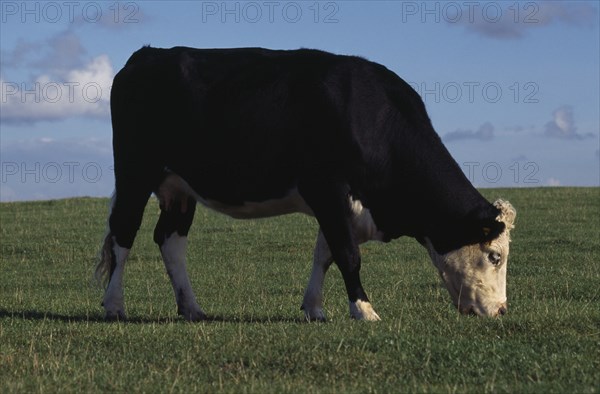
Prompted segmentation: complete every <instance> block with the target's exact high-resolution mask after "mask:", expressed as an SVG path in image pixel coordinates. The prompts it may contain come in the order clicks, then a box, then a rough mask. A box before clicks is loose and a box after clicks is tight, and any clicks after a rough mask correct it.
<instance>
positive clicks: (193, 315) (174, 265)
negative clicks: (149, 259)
mask: <svg viewBox="0 0 600 394" xmlns="http://www.w3.org/2000/svg"><path fill="white" fill-rule="evenodd" d="M186 249H187V237H183V236H181V235H179V234H177V233H176V232H175V233H173V234H171V235H170V236H169V237H168V238H167V239H166V240H165V243H164V244H163V245H162V246H161V248H160V251H161V253H162V257H163V261H164V262H165V268H166V269H167V274H169V277H170V278H171V284H172V285H173V291H174V292H175V300H176V301H177V312H178V313H179V314H180V315H182V316H183V317H184V318H185V319H186V320H189V321H198V320H204V319H206V315H205V314H204V312H202V309H200V306H199V305H198V303H197V302H196V296H195V295H194V291H193V290H192V285H191V283H190V279H189V277H188V273H187V269H186V260H185V253H186Z"/></svg>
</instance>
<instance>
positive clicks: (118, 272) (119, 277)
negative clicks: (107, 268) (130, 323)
mask: <svg viewBox="0 0 600 394" xmlns="http://www.w3.org/2000/svg"><path fill="white" fill-rule="evenodd" d="M112 244H113V247H112V251H113V253H114V256H115V263H116V265H115V269H114V271H113V273H112V275H111V277H110V282H109V283H108V287H107V288H106V292H105V293H104V301H103V303H102V304H103V305H104V311H105V312H106V315H105V317H106V319H107V320H117V319H119V320H124V319H125V305H124V301H123V272H124V270H125V260H127V256H128V255H129V249H127V248H123V247H121V246H119V245H118V244H117V241H116V239H115V237H112Z"/></svg>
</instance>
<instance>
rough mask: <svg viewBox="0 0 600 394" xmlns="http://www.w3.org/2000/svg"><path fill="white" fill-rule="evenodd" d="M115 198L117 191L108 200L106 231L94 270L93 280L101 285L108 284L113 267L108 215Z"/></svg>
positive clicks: (111, 239) (111, 236) (113, 205)
mask: <svg viewBox="0 0 600 394" xmlns="http://www.w3.org/2000/svg"><path fill="white" fill-rule="evenodd" d="M116 199H117V192H116V191H115V192H113V195H112V198H111V200H110V208H109V211H108V220H107V223H106V232H105V233H104V239H103V241H102V246H101V248H100V251H99V253H98V257H97V264H96V269H95V271H94V278H93V279H94V282H95V283H96V284H97V285H99V286H102V287H106V285H108V281H109V280H110V274H111V271H112V269H113V264H114V252H113V246H114V245H113V243H114V241H113V235H112V233H111V232H110V224H109V220H110V215H111V213H112V210H113V208H114V207H115V201H116Z"/></svg>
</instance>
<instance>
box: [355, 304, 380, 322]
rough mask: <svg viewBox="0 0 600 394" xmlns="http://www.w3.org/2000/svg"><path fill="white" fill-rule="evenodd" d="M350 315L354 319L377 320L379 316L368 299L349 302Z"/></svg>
mask: <svg viewBox="0 0 600 394" xmlns="http://www.w3.org/2000/svg"><path fill="white" fill-rule="evenodd" d="M350 316H351V317H352V318H353V319H356V320H366V321H379V320H381V318H380V317H379V315H378V314H377V313H376V312H375V310H374V309H373V306H372V305H371V303H370V302H368V301H362V300H356V302H350Z"/></svg>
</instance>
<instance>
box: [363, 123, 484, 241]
mask: <svg viewBox="0 0 600 394" xmlns="http://www.w3.org/2000/svg"><path fill="white" fill-rule="evenodd" d="M398 137H399V138H400V139H401V142H400V143H399V144H396V146H400V147H401V148H400V151H398V152H395V154H393V157H394V160H393V163H392V170H391V171H392V174H393V175H391V178H392V182H391V183H390V186H389V189H388V188H385V189H387V190H385V189H382V190H380V193H378V194H380V195H379V196H376V197H375V200H377V203H376V204H375V205H379V206H380V207H382V208H383V209H381V208H380V209H377V208H376V207H374V211H375V212H374V217H375V220H376V223H377V221H380V222H382V224H383V226H382V227H387V229H386V230H387V231H386V232H388V235H389V237H390V238H395V237H398V236H402V235H408V236H412V237H415V238H417V239H423V238H424V237H427V238H429V239H431V240H432V242H433V243H434V246H436V247H438V249H439V250H446V249H448V248H453V247H456V248H457V247H460V246H464V245H465V244H467V243H469V242H471V241H472V240H471V239H468V238H467V237H466V236H463V230H462V229H463V228H464V226H467V225H469V224H468V217H469V216H470V215H472V214H473V213H474V212H476V211H478V210H485V209H489V206H490V205H491V204H490V203H489V202H488V201H487V200H486V199H485V198H484V197H483V196H482V195H481V194H480V193H479V192H478V191H477V189H475V188H474V187H473V185H472V184H471V182H469V180H468V179H467V177H466V176H465V175H464V173H463V172H462V170H461V169H460V167H459V166H458V164H457V163H456V161H455V160H454V159H453V158H452V156H451V155H450V153H449V152H448V150H447V149H446V147H445V146H444V145H443V144H442V142H441V140H440V138H439V137H438V135H437V134H436V133H435V131H433V129H430V130H427V132H422V133H419V134H418V135H415V134H411V135H410V136H407V135H404V136H398ZM379 202H381V203H382V204H379ZM436 243H438V245H435V244H436Z"/></svg>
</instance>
